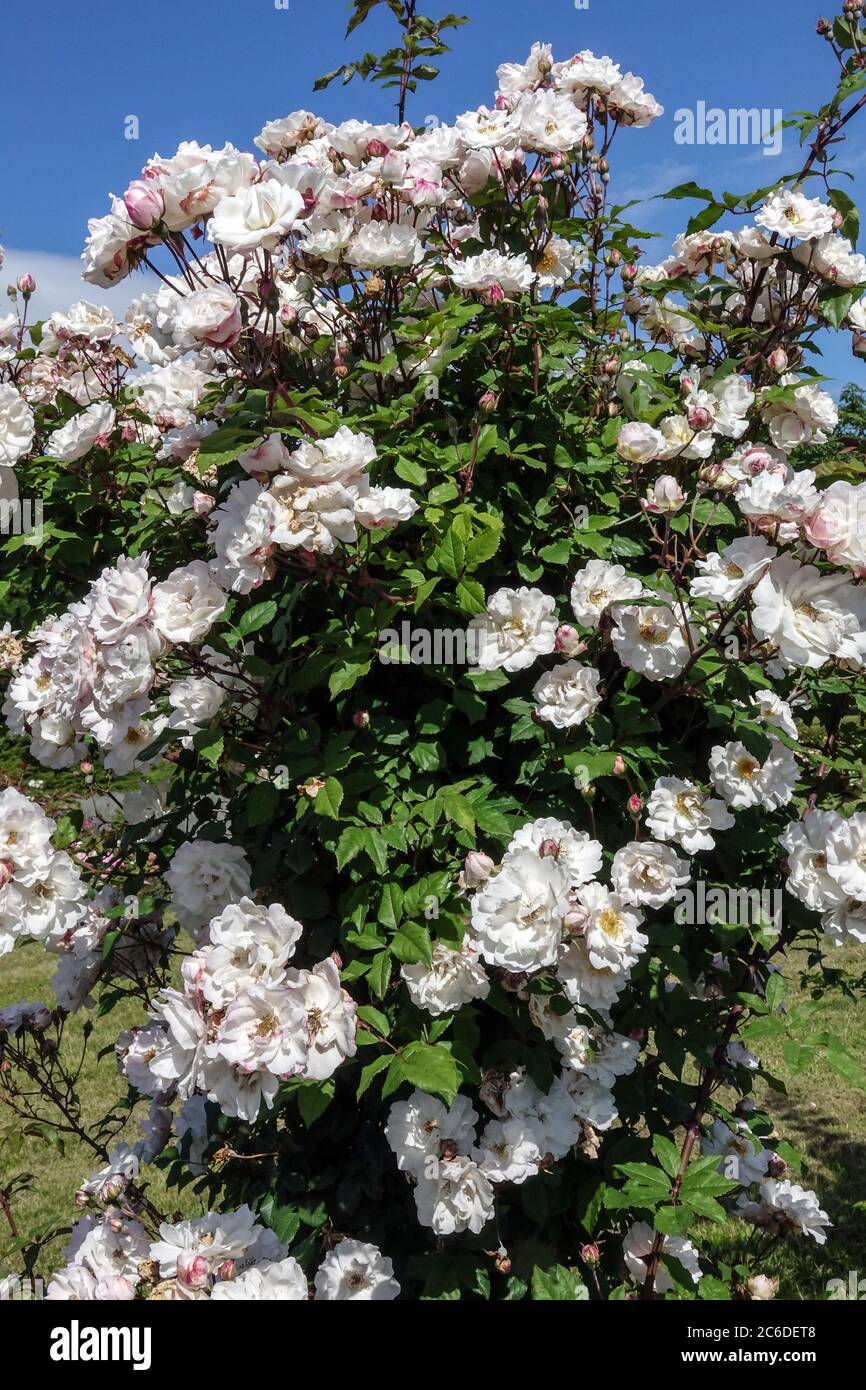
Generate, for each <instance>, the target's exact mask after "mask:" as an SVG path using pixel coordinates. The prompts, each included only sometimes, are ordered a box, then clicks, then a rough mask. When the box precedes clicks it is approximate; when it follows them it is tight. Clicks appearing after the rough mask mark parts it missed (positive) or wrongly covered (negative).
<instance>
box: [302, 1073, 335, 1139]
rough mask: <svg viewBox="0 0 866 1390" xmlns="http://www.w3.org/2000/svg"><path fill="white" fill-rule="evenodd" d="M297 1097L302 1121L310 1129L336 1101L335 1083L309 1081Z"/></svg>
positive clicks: (329, 1081) (330, 1081)
mask: <svg viewBox="0 0 866 1390" xmlns="http://www.w3.org/2000/svg"><path fill="white" fill-rule="evenodd" d="M297 1096H298V1109H299V1110H300V1112H301V1119H302V1120H303V1122H304V1124H305V1126H306V1127H307V1129H309V1128H310V1126H311V1125H312V1124H315V1122H316V1120H317V1119H318V1118H319V1116H320V1115H322V1114H324V1112H325V1111H326V1110H327V1108H328V1106H329V1105H330V1104H331V1101H332V1100H333V1099H334V1082H333V1081H332V1080H328V1081H307V1082H305V1083H304V1085H303V1086H300V1087H299V1088H298V1091H297Z"/></svg>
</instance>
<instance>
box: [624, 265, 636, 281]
mask: <svg viewBox="0 0 866 1390" xmlns="http://www.w3.org/2000/svg"><path fill="white" fill-rule="evenodd" d="M620 275H621V276H622V278H623V280H633V279H634V278H635V276H636V275H637V266H636V265H624V266H623V268H622V270H621V271H620Z"/></svg>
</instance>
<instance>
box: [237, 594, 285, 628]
mask: <svg viewBox="0 0 866 1390" xmlns="http://www.w3.org/2000/svg"><path fill="white" fill-rule="evenodd" d="M276 616H277V605H276V603H275V602H274V600H273V599H272V598H269V599H266V600H265V602H264V603H256V604H254V605H253V607H252V608H248V609H247V611H246V612H245V613H242V614H241V616H240V618H239V619H238V623H237V629H238V632H239V633H240V634H241V637H249V635H250V633H251V632H258V631H259V630H260V629H261V628H263V627H267V625H268V623H272V622H273V621H274V618H275V617H276Z"/></svg>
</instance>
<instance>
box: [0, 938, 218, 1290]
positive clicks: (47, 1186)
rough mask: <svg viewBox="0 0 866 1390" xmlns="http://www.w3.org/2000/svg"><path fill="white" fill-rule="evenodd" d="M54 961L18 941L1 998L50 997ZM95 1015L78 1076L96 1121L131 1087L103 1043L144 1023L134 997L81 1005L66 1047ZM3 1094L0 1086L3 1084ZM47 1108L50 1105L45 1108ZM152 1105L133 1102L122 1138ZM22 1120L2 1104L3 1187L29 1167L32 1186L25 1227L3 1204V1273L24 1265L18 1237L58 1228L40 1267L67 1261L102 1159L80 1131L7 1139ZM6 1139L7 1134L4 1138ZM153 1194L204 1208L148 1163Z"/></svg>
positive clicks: (72, 1046) (3, 967)
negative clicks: (53, 1138) (97, 1006)
mask: <svg viewBox="0 0 866 1390" xmlns="http://www.w3.org/2000/svg"><path fill="white" fill-rule="evenodd" d="M55 963H56V962H55V961H54V959H53V958H52V957H49V956H47V955H46V953H45V951H44V950H43V948H42V947H41V946H39V945H38V944H37V943H33V944H28V945H25V946H21V945H19V946H18V947H16V949H15V950H14V951H13V952H11V953H10V954H9V955H7V956H4V957H3V959H2V960H0V1006H2V1005H4V1004H8V1003H13V1002H16V1001H17V1000H19V999H28V1000H33V999H39V1000H42V1001H43V1002H46V1003H49V1004H50V1003H51V1002H52V993H51V986H50V981H51V976H52V974H53V972H54V967H55ZM88 1022H91V1023H92V1024H93V1032H92V1035H91V1037H90V1039H89V1042H88V1047H87V1051H86V1053H85V1060H84V1064H83V1067H82V1070H81V1074H80V1076H79V1079H78V1085H77V1093H78V1097H79V1100H80V1103H81V1118H82V1120H83V1122H84V1124H85V1125H86V1126H88V1127H89V1126H93V1125H94V1124H95V1123H97V1122H98V1121H99V1120H100V1119H101V1118H102V1117H103V1116H104V1115H105V1114H106V1112H107V1111H108V1110H109V1109H110V1108H111V1106H112V1105H113V1104H115V1103H116V1102H118V1101H121V1100H122V1099H123V1098H124V1096H125V1094H126V1086H125V1084H124V1083H123V1082H122V1080H121V1078H120V1076H119V1075H118V1071H117V1066H116V1063H115V1059H114V1055H113V1051H109V1052H108V1053H107V1054H106V1055H105V1056H103V1057H101V1058H100V1056H99V1053H100V1051H101V1050H102V1049H103V1048H106V1047H107V1048H111V1047H112V1044H113V1043H114V1041H115V1039H116V1038H117V1035H118V1033H120V1032H121V1031H122V1030H123V1029H124V1028H128V1027H130V1026H131V1025H132V1024H133V1023H141V1010H140V1007H139V1006H138V1005H137V1004H136V1003H135V1002H132V1003H130V1004H120V1005H118V1007H117V1008H116V1009H114V1010H113V1012H112V1013H111V1014H109V1015H107V1016H106V1017H104V1018H97V1017H95V1015H94V1013H93V1012H92V1011H91V1012H81V1013H79V1014H77V1015H75V1016H74V1017H72V1018H70V1019H69V1020H68V1022H67V1025H66V1032H65V1036H64V1043H63V1048H64V1053H65V1054H66V1055H67V1056H69V1057H77V1056H78V1055H79V1049H80V1047H81V1045H82V1042H83V1033H84V1028H85V1025H86V1024H87V1023H88ZM0 1100H2V1092H0ZM44 1113H45V1114H46V1115H47V1114H49V1113H50V1112H49V1111H47V1110H46V1111H45V1112H44ZM146 1113H147V1102H146V1101H142V1102H141V1104H139V1105H137V1106H136V1107H135V1110H134V1111H133V1113H132V1115H131V1117H130V1120H129V1122H128V1123H127V1124H126V1126H125V1127H124V1128H123V1129H122V1130H120V1131H119V1133H118V1135H117V1138H119V1139H126V1140H127V1142H129V1143H134V1142H135V1140H136V1139H137V1138H138V1137H139V1125H140V1122H141V1120H142V1119H143V1118H144V1116H145V1114H146ZM20 1129H21V1122H20V1121H19V1120H17V1119H16V1117H15V1115H14V1114H12V1112H11V1111H10V1110H8V1109H7V1108H6V1106H5V1105H3V1104H0V1189H2V1188H8V1187H9V1185H10V1183H11V1182H12V1180H13V1179H14V1178H15V1177H16V1175H18V1174H21V1173H27V1174H30V1175H31V1177H30V1180H29V1181H28V1182H27V1184H26V1186H24V1187H23V1188H21V1189H19V1190H17V1191H15V1192H13V1195H12V1197H11V1208H12V1215H13V1219H14V1221H15V1224H16V1227H17V1229H18V1232H19V1240H18V1241H16V1240H15V1239H14V1238H13V1235H12V1231H11V1229H10V1225H9V1222H8V1221H7V1220H6V1219H5V1218H4V1215H3V1213H2V1212H0V1277H2V1276H3V1275H4V1274H7V1273H12V1272H17V1271H19V1270H20V1269H21V1268H22V1267H23V1265H22V1256H21V1254H20V1253H19V1249H20V1242H21V1241H24V1242H25V1243H28V1244H29V1243H31V1242H40V1241H43V1240H45V1239H46V1238H48V1237H50V1235H51V1233H52V1232H54V1231H57V1232H59V1233H60V1234H59V1235H58V1237H57V1239H55V1240H53V1241H51V1242H50V1243H49V1244H48V1245H47V1246H46V1248H45V1249H44V1251H43V1252H42V1253H41V1254H40V1257H39V1260H38V1272H40V1273H42V1274H45V1273H46V1272H50V1271H51V1270H53V1269H54V1268H56V1267H57V1266H58V1265H59V1264H61V1263H62V1251H63V1246H64V1244H65V1240H64V1238H63V1233H64V1232H66V1231H68V1229H69V1227H70V1225H71V1223H72V1222H74V1221H75V1220H77V1218H78V1216H79V1215H80V1213H79V1212H78V1210H77V1208H76V1206H75V1202H74V1194H75V1191H76V1189H77V1188H78V1187H79V1186H80V1185H81V1183H82V1182H83V1181H84V1179H85V1178H87V1177H88V1176H89V1175H90V1174H91V1173H92V1172H95V1171H97V1170H98V1169H99V1168H100V1167H101V1166H102V1164H101V1162H100V1160H99V1158H98V1155H96V1154H94V1153H92V1151H90V1150H89V1149H88V1148H87V1147H86V1146H85V1145H84V1144H83V1143H82V1142H81V1141H80V1140H79V1139H78V1138H77V1136H75V1135H61V1136H59V1142H57V1143H56V1144H55V1143H48V1142H46V1141H44V1140H42V1139H38V1138H28V1137H24V1138H23V1139H21V1138H19V1141H18V1143H17V1144H16V1143H15V1142H14V1141H12V1142H9V1137H10V1136H11V1135H14V1134H16V1133H17V1134H19V1136H20ZM4 1140H5V1141H6V1142H4ZM145 1178H146V1184H145V1185H146V1188H147V1192H148V1196H149V1197H150V1198H151V1199H152V1201H153V1202H154V1203H155V1205H156V1206H157V1207H158V1208H159V1209H160V1210H161V1211H164V1212H165V1213H166V1214H167V1215H170V1214H172V1213H174V1212H180V1213H182V1214H183V1215H184V1216H189V1215H194V1214H198V1213H199V1212H201V1211H202V1210H203V1208H202V1207H201V1204H200V1203H199V1202H198V1201H197V1199H196V1198H195V1196H194V1195H193V1193H192V1192H191V1190H190V1189H189V1188H187V1189H185V1191H184V1192H183V1193H182V1194H181V1193H178V1191H177V1189H176V1188H175V1189H172V1190H171V1191H170V1192H169V1191H167V1189H166V1186H165V1179H164V1176H163V1174H162V1172H161V1171H160V1170H159V1169H158V1168H155V1167H153V1166H150V1167H148V1168H147V1169H146V1170H145Z"/></svg>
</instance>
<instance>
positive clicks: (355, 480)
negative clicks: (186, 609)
mask: <svg viewBox="0 0 866 1390" xmlns="http://www.w3.org/2000/svg"><path fill="white" fill-rule="evenodd" d="M375 458H376V446H375V444H374V443H373V440H372V439H371V438H370V436H369V435H366V434H356V433H353V432H352V430H350V429H349V428H348V427H347V426H345V425H343V426H341V427H340V429H338V430H337V432H336V434H334V435H332V436H331V437H330V438H326V439H318V440H315V441H313V440H308V439H305V440H303V441H302V442H301V443H300V444H299V445H298V446H297V448H296V449H294V450H292V451H290V450H289V449H287V448H286V445H285V443H284V442H283V439H282V436H281V435H279V434H272V435H270V436H269V437H268V438H267V439H265V440H263V441H262V442H261V443H260V444H258V445H256V446H255V447H253V448H250V449H248V450H246V451H245V452H244V453H243V454H241V456H240V458H239V460H238V462H239V463H240V464H241V466H242V467H243V468H244V469H246V471H247V472H248V473H250V474H252V475H254V476H252V477H250V478H249V479H247V480H246V481H245V482H242V483H237V484H236V485H235V486H234V487H233V488H232V489H231V491H230V492H229V494H228V496H227V497H226V499H225V501H224V502H223V503H222V504H221V505H220V506H219V507H217V509H216V511H215V512H214V513H213V514H212V517H211V525H212V528H213V530H212V539H213V544H214V547H215V549H216V555H217V559H216V566H215V569H216V573H217V574H218V575H219V578H220V581H221V582H222V583H223V584H224V585H225V587H226V588H228V589H232V590H233V591H234V592H235V593H242V594H247V593H249V592H250V590H251V589H254V588H256V587H257V586H258V585H259V584H261V583H262V580H263V579H266V578H272V577H273V574H274V572H275V559H274V556H275V552H276V551H278V550H282V551H284V552H292V551H303V552H306V553H308V554H322V555H330V554H332V553H333V551H334V550H335V548H336V546H337V543H338V542H342V543H347V542H351V541H356V540H357V539H358V526H359V525H360V526H361V527H362V528H363V529H364V530H368V531H379V530H386V529H388V528H390V527H392V526H396V525H397V524H398V522H401V521H408V520H409V519H410V517H412V516H414V514H415V512H416V511H417V510H418V503H417V502H416V501H415V499H414V498H413V497H412V494H411V493H410V492H409V490H408V489H407V488H396V487H371V485H370V480H369V478H368V476H367V474H366V472H365V470H366V468H367V466H368V465H369V464H370V463H372V461H373V460H374V459H375ZM262 478H264V479H266V482H261V481H258V480H260V479H262Z"/></svg>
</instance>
